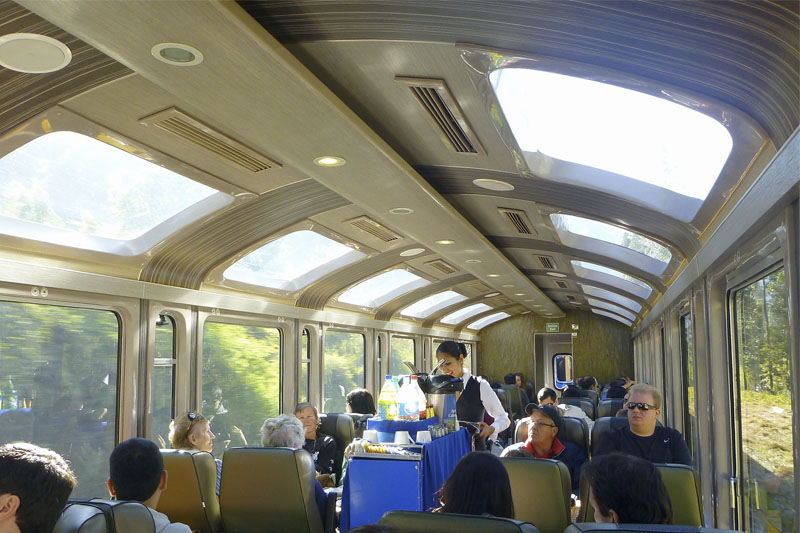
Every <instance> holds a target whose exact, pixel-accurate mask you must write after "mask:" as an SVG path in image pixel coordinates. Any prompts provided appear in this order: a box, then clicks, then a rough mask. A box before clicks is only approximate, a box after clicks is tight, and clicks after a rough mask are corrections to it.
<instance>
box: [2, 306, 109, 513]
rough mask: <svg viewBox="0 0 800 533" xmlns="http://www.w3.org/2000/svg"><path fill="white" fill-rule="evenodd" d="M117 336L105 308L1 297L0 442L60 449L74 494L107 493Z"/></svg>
mask: <svg viewBox="0 0 800 533" xmlns="http://www.w3.org/2000/svg"><path fill="white" fill-rule="evenodd" d="M119 339H120V323H119V319H118V317H117V315H116V314H115V313H113V312H111V311H100V310H95V309H78V308H72V307H59V306H54V305H40V304H26V303H14V302H0V442H4V443H5V442H14V441H27V442H33V443H35V444H38V445H40V446H45V447H47V448H51V449H53V450H55V451H57V452H58V453H60V454H61V455H63V456H64V457H65V458H66V459H67V460H68V461H69V463H70V465H71V466H72V469H73V471H74V472H75V476H76V477H77V479H78V486H77V487H75V490H74V491H73V492H72V497H73V498H90V497H104V496H105V495H106V494H107V493H108V491H107V489H106V486H105V485H106V479H107V478H108V456H109V454H110V453H111V450H112V449H113V448H114V445H115V440H116V424H117V366H118V353H119V342H120V340H119Z"/></svg>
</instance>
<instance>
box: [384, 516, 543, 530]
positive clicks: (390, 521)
mask: <svg viewBox="0 0 800 533" xmlns="http://www.w3.org/2000/svg"><path fill="white" fill-rule="evenodd" d="M378 524H380V525H382V526H388V527H390V528H392V529H393V530H395V531H403V532H404V533H430V532H431V531H436V532H440V531H441V532H444V533H449V532H458V533H484V532H486V533H538V532H539V530H538V529H536V527H535V526H534V525H533V524H531V523H529V522H521V521H518V520H512V519H510V518H498V517H486V516H475V515H465V514H454V513H424V512H418V511H389V512H387V513H386V514H384V515H383V516H382V517H381V519H380V520H379V521H378Z"/></svg>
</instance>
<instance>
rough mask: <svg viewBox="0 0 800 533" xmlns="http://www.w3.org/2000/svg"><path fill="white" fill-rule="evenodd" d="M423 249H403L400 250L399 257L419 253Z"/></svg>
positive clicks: (423, 249)
mask: <svg viewBox="0 0 800 533" xmlns="http://www.w3.org/2000/svg"><path fill="white" fill-rule="evenodd" d="M424 251H425V248H411V249H409V250H405V251H403V252H400V257H411V256H414V255H419V254H421V253H422V252H424Z"/></svg>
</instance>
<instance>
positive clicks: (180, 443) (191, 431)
mask: <svg viewBox="0 0 800 533" xmlns="http://www.w3.org/2000/svg"><path fill="white" fill-rule="evenodd" d="M216 438H217V436H216V435H215V434H214V432H213V431H211V426H210V424H209V422H208V420H206V419H205V418H204V417H203V415H201V414H200V413H194V412H192V411H189V412H187V413H183V414H182V415H181V416H179V417H178V418H176V419H175V420H173V421H172V422H171V423H170V425H169V443H170V444H171V445H172V447H173V448H175V449H176V450H200V451H201V452H208V453H211V451H212V450H213V449H214V444H213V443H214V439H216ZM214 462H215V463H216V464H217V496H219V481H220V479H221V478H222V461H221V460H220V459H216V458H215V459H214Z"/></svg>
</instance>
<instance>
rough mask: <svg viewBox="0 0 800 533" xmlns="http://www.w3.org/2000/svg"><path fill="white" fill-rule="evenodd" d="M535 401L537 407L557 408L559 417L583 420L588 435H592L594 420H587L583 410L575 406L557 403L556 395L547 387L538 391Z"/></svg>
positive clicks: (587, 417)
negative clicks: (587, 426)
mask: <svg viewBox="0 0 800 533" xmlns="http://www.w3.org/2000/svg"><path fill="white" fill-rule="evenodd" d="M536 399H537V400H539V405H540V406H544V405H552V406H554V407H556V408H558V414H560V415H561V416H568V417H570V418H580V419H581V420H585V421H586V423H587V424H588V425H589V435H591V434H592V426H594V420H592V419H591V418H589V416H588V415H587V414H586V412H584V410H583V409H581V408H580V407H578V406H577V405H569V404H566V403H558V395H556V391H554V390H553V389H550V388H548V387H543V388H542V389H540V390H539V393H538V394H537V395H536Z"/></svg>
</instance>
